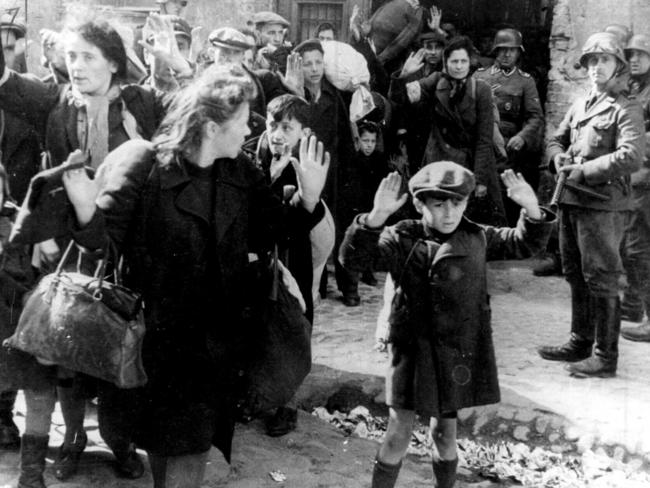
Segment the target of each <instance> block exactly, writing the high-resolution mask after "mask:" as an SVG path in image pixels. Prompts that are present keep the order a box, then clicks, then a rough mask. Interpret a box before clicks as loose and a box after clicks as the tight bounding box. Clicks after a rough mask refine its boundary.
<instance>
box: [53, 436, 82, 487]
mask: <svg viewBox="0 0 650 488" xmlns="http://www.w3.org/2000/svg"><path fill="white" fill-rule="evenodd" d="M87 442H88V436H86V433H85V432H83V431H82V432H79V433H78V434H77V436H76V439H75V441H74V443H73V444H72V445H67V446H66V445H65V443H63V444H62V445H61V447H60V448H59V454H58V455H57V457H56V460H55V461H54V476H55V477H56V479H58V480H60V481H65V480H67V479H68V478H71V477H72V476H74V475H75V474H76V473H77V469H78V468H79V459H80V458H81V453H82V452H84V449H86V444H87Z"/></svg>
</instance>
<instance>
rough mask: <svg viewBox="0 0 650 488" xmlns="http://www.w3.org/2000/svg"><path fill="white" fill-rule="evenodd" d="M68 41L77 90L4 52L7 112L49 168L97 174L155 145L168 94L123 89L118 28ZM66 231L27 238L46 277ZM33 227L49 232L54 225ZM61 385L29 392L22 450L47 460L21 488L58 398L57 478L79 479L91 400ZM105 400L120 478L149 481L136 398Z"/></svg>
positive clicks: (73, 24) (74, 23) (72, 35)
mask: <svg viewBox="0 0 650 488" xmlns="http://www.w3.org/2000/svg"><path fill="white" fill-rule="evenodd" d="M62 42H63V47H64V51H65V53H66V54H65V55H66V64H67V69H68V73H69V77H70V83H69V84H62V85H57V84H50V83H45V82H43V81H41V80H39V79H37V78H35V77H34V76H31V75H23V74H19V73H16V72H14V71H12V70H11V69H8V68H7V67H6V66H5V63H4V57H3V55H2V50H1V49H0V108H1V109H2V110H5V111H6V112H8V113H11V114H13V115H14V116H16V117H18V118H21V119H24V120H26V121H27V122H29V123H30V124H31V125H33V127H35V128H37V130H39V131H40V132H41V134H40V135H41V137H42V138H43V140H44V144H45V149H46V151H47V153H48V154H49V159H50V164H51V165H52V166H58V165H60V164H62V163H63V162H64V161H65V160H66V158H67V157H68V154H69V153H71V152H72V151H74V150H76V149H80V150H82V151H83V152H84V153H85V154H86V155H87V157H88V164H89V165H90V166H92V167H93V168H97V167H99V165H100V164H101V163H102V162H103V160H104V158H105V156H106V154H108V152H109V151H111V150H113V149H115V148H116V147H118V146H119V145H121V144H123V143H124V142H126V141H128V140H130V139H141V138H142V139H150V138H151V137H152V135H153V133H154V132H155V130H156V128H157V127H158V124H159V122H160V120H161V119H162V116H163V111H164V107H163V102H162V96H163V95H162V94H161V93H157V92H154V91H153V90H152V89H150V88H146V87H142V86H139V85H132V84H129V85H124V84H123V82H124V80H125V79H126V76H127V54H126V50H125V46H124V44H123V40H122V38H121V37H120V35H119V34H118V32H117V30H116V29H115V28H114V27H113V25H111V24H110V23H108V22H107V21H106V20H104V19H101V18H98V17H95V16H94V15H93V14H92V13H91V12H86V11H83V12H79V13H78V15H77V16H75V17H70V18H69V19H68V21H67V23H66V24H65V26H64V30H63V32H62ZM0 44H1V40H0ZM0 47H1V45H0ZM183 63H185V65H186V66H187V69H188V73H185V74H188V75H191V69H189V65H188V64H187V61H185V60H183V59H176V64H178V66H182V65H183ZM48 224H49V223H48ZM66 225H67V223H66V222H60V227H61V228H63V229H64V230H63V233H62V234H59V235H58V238H57V239H56V240H54V239H49V237H51V236H47V239H46V238H44V237H43V236H40V235H38V232H34V233H33V235H31V236H23V242H25V241H26V240H29V242H32V243H40V244H38V245H37V246H36V247H37V249H38V251H37V253H38V256H39V258H40V260H41V263H42V266H41V271H43V272H46V271H47V270H48V268H50V267H51V266H52V265H55V264H56V263H57V261H58V260H59V258H60V257H61V252H60V250H61V249H65V245H66V244H67V241H68V240H69V234H68V233H67V232H66V230H65V227H66ZM34 228H35V229H37V230H38V229H41V230H43V229H46V228H47V229H50V228H51V225H42V226H34ZM41 241H44V242H41ZM71 261H72V262H74V261H75V260H74V259H72V260H71ZM77 383H78V382H75V385H76V384H77ZM55 384H56V383H55ZM55 384H54V385H55ZM54 385H52V387H51V388H47V391H45V390H41V391H37V392H36V391H32V390H30V389H27V390H26V391H25V395H26V401H27V417H28V419H35V416H36V417H38V419H35V422H34V423H33V424H32V422H28V425H38V427H37V428H35V430H34V431H30V432H29V433H28V434H27V435H29V436H31V437H30V438H29V439H32V438H33V439H32V440H34V439H35V440H34V442H31V441H30V442H28V443H23V451H25V452H24V453H23V454H24V455H25V456H28V457H29V456H30V453H29V452H26V451H27V450H29V449H30V447H29V446H34V450H35V451H38V452H41V453H42V454H41V455H38V456H35V455H34V456H31V457H32V458H38V462H36V461H35V462H32V463H27V464H30V465H34V466H41V467H37V468H36V469H32V470H31V471H30V472H31V475H30V474H27V473H26V472H25V471H24V470H23V472H22V473H21V480H22V481H21V483H23V484H22V485H21V486H24V485H26V484H28V483H30V482H31V483H32V484H33V486H42V465H43V466H44V459H45V458H44V452H45V451H44V449H46V448H47V442H48V439H47V435H48V432H49V425H50V418H51V413H52V411H53V409H54V404H55V401H56V399H57V397H58V399H59V401H60V403H61V408H62V411H63V416H64V419H65V423H66V433H65V437H64V442H63V445H62V446H61V449H60V452H59V456H58V457H57V460H56V463H55V474H56V476H57V478H59V479H61V480H63V479H66V478H68V477H70V476H71V475H72V474H74V472H75V471H76V469H77V465H78V461H79V456H80V455H81V452H82V451H83V450H84V448H85V444H86V434H85V431H84V429H83V420H84V410H85V401H86V398H85V397H84V395H82V394H81V393H80V392H78V391H76V390H78V389H73V388H70V387H67V388H65V387H59V388H58V394H57V392H56V390H55V388H54ZM99 394H100V398H99V400H100V401H99V417H100V419H99V424H100V430H101V434H102V437H103V438H104V440H105V441H106V443H107V444H108V445H109V446H110V447H111V449H112V450H113V452H114V454H115V456H116V459H117V465H116V468H117V471H118V474H120V475H122V476H125V477H128V478H138V477H140V476H142V474H143V472H144V466H143V464H142V461H141V460H140V459H139V458H138V456H137V454H136V452H135V449H134V447H133V445H132V442H131V439H130V432H131V430H132V428H131V426H130V421H129V415H128V412H127V411H126V410H125V409H124V408H123V407H122V405H124V404H125V403H127V402H128V401H129V399H128V395H129V394H128V392H126V393H125V392H122V391H119V390H117V389H116V388H115V387H113V386H112V385H110V384H100V387H99ZM27 464H25V467H26V466H27ZM39 472H40V473H39ZM28 479H29V480H31V481H28ZM29 486H32V485H29Z"/></svg>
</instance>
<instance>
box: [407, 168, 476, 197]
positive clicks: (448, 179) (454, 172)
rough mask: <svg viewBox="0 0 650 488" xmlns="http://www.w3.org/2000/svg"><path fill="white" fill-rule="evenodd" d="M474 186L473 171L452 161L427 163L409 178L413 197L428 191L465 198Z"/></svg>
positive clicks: (438, 194)
mask: <svg viewBox="0 0 650 488" xmlns="http://www.w3.org/2000/svg"><path fill="white" fill-rule="evenodd" d="M475 187H476V180H475V179H474V173H472V172H471V171H470V170H468V169H467V168H464V167H463V166H461V165H460V164H457V163H454V162H452V161H438V162H436V163H429V164H427V165H426V166H424V167H423V168H422V169H420V171H418V172H417V173H415V174H414V175H413V176H412V177H411V179H410V180H409V191H410V192H411V194H412V195H413V196H414V197H415V196H417V195H418V194H420V193H428V194H430V195H431V196H433V197H440V198H444V199H447V198H458V199H463V198H467V197H468V196H469V195H470V194H471V193H472V191H474V188H475Z"/></svg>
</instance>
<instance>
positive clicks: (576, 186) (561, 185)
mask: <svg viewBox="0 0 650 488" xmlns="http://www.w3.org/2000/svg"><path fill="white" fill-rule="evenodd" d="M582 163H583V159H582V158H579V157H578V158H576V157H574V156H571V164H582ZM567 188H570V189H571V190H573V191H576V192H578V193H582V194H583V195H587V196H589V197H591V198H595V199H596V200H600V201H601V202H606V201H608V200H609V199H610V197H609V195H603V194H602V193H598V192H597V191H596V190H594V189H593V188H591V187H590V186H587V185H583V184H582V183H578V182H577V181H574V180H572V179H570V178H569V173H568V172H566V171H560V173H559V174H558V177H557V182H556V183H555V189H554V190H553V196H551V201H550V202H549V206H550V207H551V208H553V209H557V208H558V206H559V204H560V200H561V199H562V195H563V194H564V190H565V189H567Z"/></svg>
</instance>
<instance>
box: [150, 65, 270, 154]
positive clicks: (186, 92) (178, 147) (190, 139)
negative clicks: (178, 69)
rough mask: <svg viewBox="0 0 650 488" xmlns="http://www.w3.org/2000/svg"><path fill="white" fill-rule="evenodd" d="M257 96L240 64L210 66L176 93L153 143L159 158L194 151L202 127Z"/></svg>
mask: <svg viewBox="0 0 650 488" xmlns="http://www.w3.org/2000/svg"><path fill="white" fill-rule="evenodd" d="M256 95H257V88H256V86H255V82H254V81H253V79H252V78H251V77H250V76H249V75H248V74H247V73H246V72H245V71H244V69H243V68H242V67H240V66H216V65H215V66H212V67H210V68H209V69H207V70H206V71H205V72H204V73H203V74H202V75H201V77H199V78H198V79H196V80H195V81H194V82H192V83H191V84H190V85H188V86H187V87H185V88H184V89H183V90H181V91H180V92H178V93H177V94H176V96H175V97H174V100H173V102H172V104H171V106H170V109H169V110H168V112H167V115H166V116H165V118H164V119H163V121H162V123H161V124H160V127H159V128H158V132H157V133H156V135H155V136H154V139H153V143H154V145H155V148H156V151H157V153H158V156H159V158H160V160H161V161H162V162H163V163H170V162H172V161H173V160H174V159H175V156H176V155H178V154H182V153H188V152H192V151H195V150H197V149H198V148H199V146H200V145H201V139H202V138H203V126H204V125H205V123H206V122H209V121H211V120H212V121H214V122H216V123H217V124H223V123H224V122H227V121H229V120H230V119H232V118H233V116H234V115H235V113H236V112H237V110H239V108H240V107H241V106H242V105H243V104H244V103H250V102H251V101H252V100H253V99H254V98H255V96H256Z"/></svg>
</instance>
